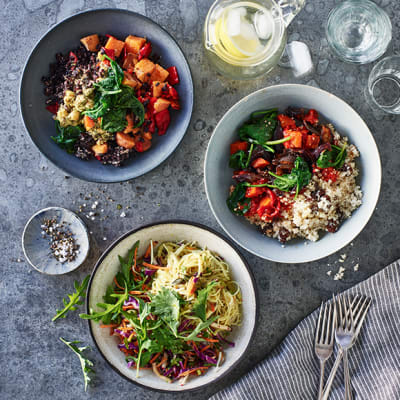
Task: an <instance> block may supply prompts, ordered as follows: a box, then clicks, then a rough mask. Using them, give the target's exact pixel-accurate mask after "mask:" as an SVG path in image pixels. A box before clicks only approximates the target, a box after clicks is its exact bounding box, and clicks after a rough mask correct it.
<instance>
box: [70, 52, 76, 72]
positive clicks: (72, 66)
mask: <svg viewBox="0 0 400 400" xmlns="http://www.w3.org/2000/svg"><path fill="white" fill-rule="evenodd" d="M69 58H70V59H72V62H71V70H74V69H75V67H76V64H77V63H78V57H77V56H76V54H75V53H74V52H73V51H70V52H69Z"/></svg>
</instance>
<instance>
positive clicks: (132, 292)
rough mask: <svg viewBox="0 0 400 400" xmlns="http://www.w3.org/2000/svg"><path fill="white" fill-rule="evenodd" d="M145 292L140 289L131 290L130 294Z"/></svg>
mask: <svg viewBox="0 0 400 400" xmlns="http://www.w3.org/2000/svg"><path fill="white" fill-rule="evenodd" d="M142 293H143V292H142V291H140V290H130V291H129V294H142Z"/></svg>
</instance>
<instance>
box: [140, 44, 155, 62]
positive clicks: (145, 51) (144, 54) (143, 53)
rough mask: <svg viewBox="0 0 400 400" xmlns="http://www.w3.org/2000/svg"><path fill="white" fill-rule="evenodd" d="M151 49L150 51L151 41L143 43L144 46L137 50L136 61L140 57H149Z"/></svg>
mask: <svg viewBox="0 0 400 400" xmlns="http://www.w3.org/2000/svg"><path fill="white" fill-rule="evenodd" d="M151 51H152V48H151V43H150V42H147V43H145V44H144V46H143V47H142V48H141V49H140V50H139V57H138V61H140V60H141V59H142V58H149V57H150V54H151Z"/></svg>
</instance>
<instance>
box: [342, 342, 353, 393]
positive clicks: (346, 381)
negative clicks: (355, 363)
mask: <svg viewBox="0 0 400 400" xmlns="http://www.w3.org/2000/svg"><path fill="white" fill-rule="evenodd" d="M343 367H344V388H345V396H344V398H345V400H352V398H353V396H352V393H351V382H350V371H349V357H348V355H347V350H343Z"/></svg>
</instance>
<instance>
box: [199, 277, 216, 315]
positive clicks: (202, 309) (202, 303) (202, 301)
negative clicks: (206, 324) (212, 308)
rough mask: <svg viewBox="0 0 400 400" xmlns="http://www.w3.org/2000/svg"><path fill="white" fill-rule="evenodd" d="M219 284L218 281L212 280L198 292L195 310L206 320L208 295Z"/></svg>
mask: <svg viewBox="0 0 400 400" xmlns="http://www.w3.org/2000/svg"><path fill="white" fill-rule="evenodd" d="M216 284H217V282H215V281H214V282H210V283H209V284H208V285H207V287H206V288H204V289H201V290H199V291H198V292H197V299H196V301H195V302H194V304H193V311H194V313H195V315H197V316H198V317H199V318H201V319H202V320H203V321H205V320H206V307H207V297H208V294H209V293H210V291H211V289H212V288H213V287H214V286H215V285H216Z"/></svg>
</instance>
